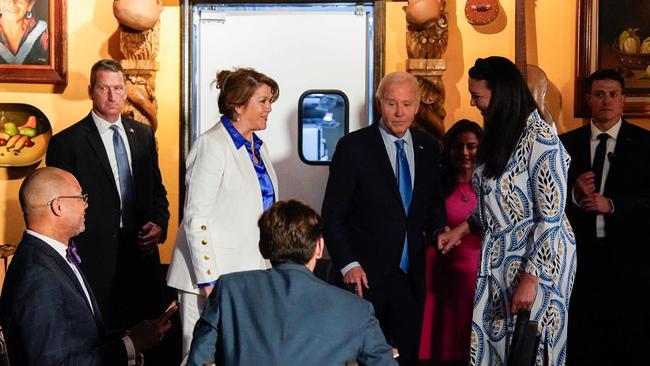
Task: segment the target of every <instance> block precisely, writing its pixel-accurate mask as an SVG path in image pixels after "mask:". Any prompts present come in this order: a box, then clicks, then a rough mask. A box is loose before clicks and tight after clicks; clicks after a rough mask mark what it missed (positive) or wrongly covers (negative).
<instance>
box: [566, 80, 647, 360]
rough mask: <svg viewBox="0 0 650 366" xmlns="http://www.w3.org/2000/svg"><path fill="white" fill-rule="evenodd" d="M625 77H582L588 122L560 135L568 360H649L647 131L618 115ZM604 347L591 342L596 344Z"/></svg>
mask: <svg viewBox="0 0 650 366" xmlns="http://www.w3.org/2000/svg"><path fill="white" fill-rule="evenodd" d="M624 89H625V84H624V79H623V77H622V76H621V75H620V74H619V73H618V72H616V71H615V70H609V69H604V70H599V71H596V72H594V73H593V74H592V75H591V76H590V77H589V78H588V79H587V88H586V90H587V95H586V98H587V104H588V105H589V107H590V109H591V123H589V124H588V125H585V126H583V127H580V128H578V129H576V130H574V131H571V132H568V133H566V134H563V135H562V136H560V138H561V139H562V143H563V144H564V146H565V147H566V149H567V151H568V152H569V154H570V155H571V167H570V168H569V174H568V188H569V192H571V194H570V195H569V196H568V202H567V203H566V213H567V216H568V218H569V221H570V222H571V226H572V227H573V229H574V231H575V240H576V248H577V256H578V267H577V271H576V278H575V286H574V288H573V293H572V295H571V306H570V308H569V332H568V346H567V347H568V349H567V352H568V353H567V364H569V365H632V364H638V363H639V362H641V361H640V360H643V359H647V352H646V348H647V344H648V343H649V342H650V333H649V331H648V328H649V327H650V311H648V304H647V301H646V300H645V297H644V296H642V295H641V294H642V293H644V292H645V291H646V289H647V288H648V287H649V286H650V266H649V265H648V258H649V257H650V247H649V246H648V239H647V237H648V228H649V227H650V132H649V131H647V130H645V129H643V128H641V127H638V126H635V125H633V124H631V123H629V122H628V121H626V120H625V119H623V118H621V115H622V114H623V108H624V104H625V97H624V94H623V90H624ZM597 344H605V345H607V346H606V347H600V348H599V349H598V350H595V349H594V345H597Z"/></svg>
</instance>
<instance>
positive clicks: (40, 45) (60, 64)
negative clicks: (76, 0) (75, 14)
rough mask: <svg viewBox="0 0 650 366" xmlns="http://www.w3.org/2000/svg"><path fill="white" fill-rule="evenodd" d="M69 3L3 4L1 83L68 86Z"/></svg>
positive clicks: (24, 0) (21, 0) (5, 0)
mask: <svg viewBox="0 0 650 366" xmlns="http://www.w3.org/2000/svg"><path fill="white" fill-rule="evenodd" d="M65 24H66V19H65V0H0V82H9V83H44V84H65V83H66V82H67V75H66V70H67V57H66V56H67V55H66V52H67V44H66V42H67V37H66V29H65Z"/></svg>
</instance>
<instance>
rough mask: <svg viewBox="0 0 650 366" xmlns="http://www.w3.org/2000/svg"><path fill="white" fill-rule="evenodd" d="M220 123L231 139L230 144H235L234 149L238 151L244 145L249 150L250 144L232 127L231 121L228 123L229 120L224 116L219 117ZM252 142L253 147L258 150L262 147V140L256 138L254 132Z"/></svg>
mask: <svg viewBox="0 0 650 366" xmlns="http://www.w3.org/2000/svg"><path fill="white" fill-rule="evenodd" d="M221 123H223V127H225V128H226V131H228V134H229V135H230V137H231V138H232V142H234V143H235V147H236V148H237V150H239V148H240V147H242V145H245V146H246V147H247V148H248V149H250V148H251V143H250V141H248V140H247V139H246V138H245V137H244V136H243V135H242V134H241V133H239V131H237V129H236V128H235V126H233V125H232V121H230V118H228V117H226V116H221ZM253 142H254V143H255V146H257V148H258V149H259V148H260V146H262V144H263V142H262V140H261V139H260V138H259V137H257V135H256V134H255V132H253Z"/></svg>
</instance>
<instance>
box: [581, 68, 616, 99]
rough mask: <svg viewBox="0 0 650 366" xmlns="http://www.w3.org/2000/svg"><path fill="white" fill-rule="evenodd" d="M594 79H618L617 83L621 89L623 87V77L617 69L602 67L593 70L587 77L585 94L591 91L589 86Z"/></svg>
mask: <svg viewBox="0 0 650 366" xmlns="http://www.w3.org/2000/svg"><path fill="white" fill-rule="evenodd" d="M596 80H614V81H618V83H619V84H620V85H621V90H623V89H625V79H623V76H622V75H621V74H620V73H619V72H618V71H616V70H612V69H602V70H598V71H594V72H593V73H592V74H591V75H589V77H588V78H587V89H585V93H586V94H589V93H591V86H592V85H593V83H594V81H596Z"/></svg>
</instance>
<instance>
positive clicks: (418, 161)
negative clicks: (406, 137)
mask: <svg viewBox="0 0 650 366" xmlns="http://www.w3.org/2000/svg"><path fill="white" fill-rule="evenodd" d="M411 136H412V137H413V159H414V160H415V172H414V173H415V174H413V175H414V176H415V182H413V198H412V199H411V207H413V204H414V203H415V202H418V196H417V195H418V193H419V192H420V191H421V190H422V189H423V187H421V185H422V184H424V183H422V182H424V181H425V179H423V177H422V174H423V173H424V172H426V171H427V169H426V168H425V167H423V166H422V164H424V160H425V157H424V155H425V154H432V153H433V152H432V151H426V150H425V149H424V145H422V143H421V141H420V136H419V134H418V133H415V131H413V130H411ZM418 172H420V174H418ZM409 213H410V211H409Z"/></svg>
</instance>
